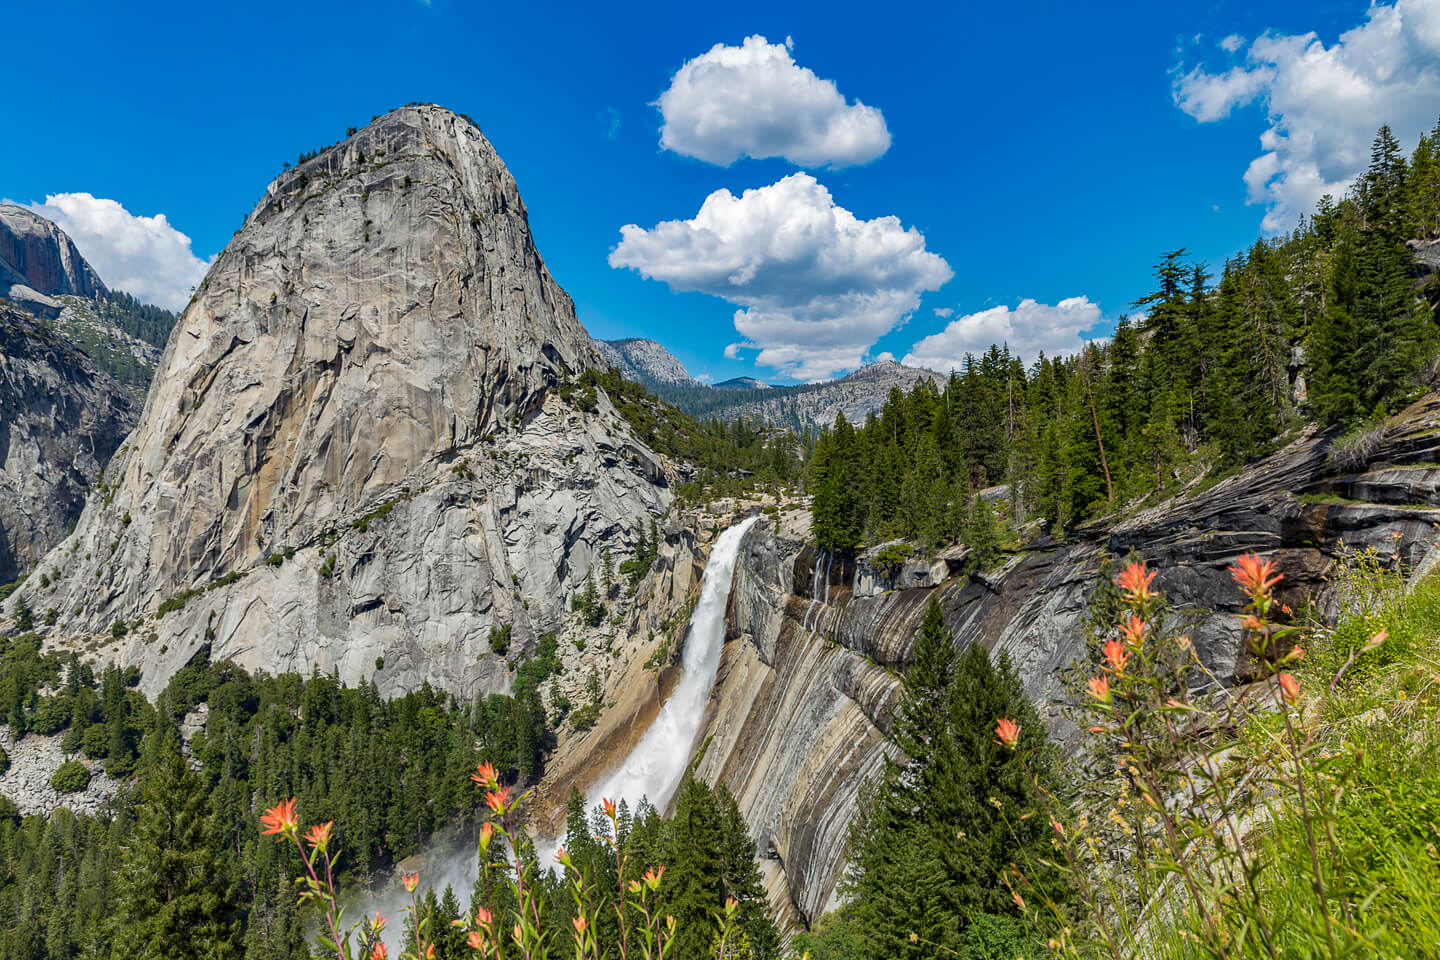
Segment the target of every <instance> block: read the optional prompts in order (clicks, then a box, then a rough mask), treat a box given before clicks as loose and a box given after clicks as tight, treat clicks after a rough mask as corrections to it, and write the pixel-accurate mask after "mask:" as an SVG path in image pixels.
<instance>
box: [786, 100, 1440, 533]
mask: <svg viewBox="0 0 1440 960" xmlns="http://www.w3.org/2000/svg"><path fill="white" fill-rule="evenodd" d="M1437 232H1440V123H1437V126H1436V129H1435V130H1434V131H1432V132H1430V133H1428V134H1426V135H1424V136H1422V137H1421V138H1420V143H1419V146H1417V147H1416V149H1415V151H1414V153H1413V154H1412V155H1411V157H1410V158H1409V159H1408V160H1407V159H1406V158H1405V157H1404V155H1403V154H1402V152H1401V151H1400V148H1399V145H1398V143H1397V141H1396V140H1395V137H1394V136H1393V134H1392V133H1391V132H1390V130H1389V128H1388V127H1382V128H1381V129H1380V132H1379V133H1378V134H1377V135H1376V138H1375V141H1374V144H1373V147H1372V152H1371V162H1370V166H1369V168H1368V169H1367V171H1366V172H1365V173H1364V175H1362V176H1361V177H1360V178H1359V179H1358V180H1357V181H1356V184H1355V186H1354V187H1353V188H1352V189H1351V190H1350V192H1349V193H1348V194H1347V195H1346V196H1345V197H1343V198H1341V199H1340V200H1338V201H1336V200H1334V199H1332V198H1330V197H1326V198H1323V199H1322V200H1321V201H1320V203H1319V204H1318V206H1317V208H1316V210H1315V212H1314V214H1313V215H1312V216H1310V217H1307V218H1304V219H1303V220H1302V221H1301V222H1300V223H1299V224H1298V225H1297V226H1296V228H1295V229H1294V230H1293V231H1291V232H1290V233H1288V234H1285V235H1283V236H1280V237H1276V238H1273V239H1262V240H1257V241H1256V242H1255V243H1254V244H1253V245H1252V246H1251V247H1249V249H1247V250H1245V251H1244V252H1242V253H1239V254H1237V255H1236V256H1234V257H1232V258H1231V259H1229V260H1228V261H1226V262H1225V263H1224V264H1223V266H1222V267H1221V269H1220V272H1219V274H1218V275H1212V274H1211V273H1210V272H1209V271H1208V270H1207V268H1206V267H1205V266H1204V265H1202V264H1199V263H1197V262H1195V261H1194V260H1193V259H1192V258H1191V257H1190V256H1189V254H1188V253H1187V252H1186V251H1185V250H1184V249H1177V250H1173V251H1169V252H1167V253H1165V254H1163V255H1162V256H1161V257H1160V260H1159V262H1158V263H1157V264H1156V266H1155V268H1154V277H1155V288H1154V290H1153V291H1152V292H1150V293H1148V294H1147V295H1145V296H1143V297H1141V298H1140V299H1138V300H1137V301H1136V302H1135V304H1134V307H1135V310H1136V312H1135V313H1134V314H1133V315H1131V316H1128V317H1123V318H1121V320H1120V321H1119V322H1118V323H1117V325H1116V329H1115V333H1114V335H1113V337H1112V338H1111V339H1110V340H1109V341H1108V342H1106V343H1103V344H1101V343H1094V342H1092V343H1089V344H1087V345H1086V346H1085V347H1084V348H1083V349H1081V350H1080V351H1079V352H1078V353H1076V354H1075V355H1074V356H1070V357H1056V358H1052V357H1046V356H1044V355H1041V356H1040V357H1039V358H1037V359H1036V361H1035V362H1034V363H1033V364H1031V366H1030V367H1028V368H1027V367H1025V365H1024V364H1023V363H1022V362H1021V360H1020V359H1019V358H1018V357H1016V356H1015V355H1014V354H1012V353H1011V352H1010V350H1009V348H1008V347H1006V346H992V347H991V348H990V349H989V350H988V351H987V352H985V353H984V354H983V355H981V356H978V357H977V356H968V357H967V358H966V360H965V363H964V365H963V368H962V369H959V370H956V371H954V372H952V373H951V375H950V377H949V379H948V381H946V382H945V383H942V384H938V385H937V384H933V383H931V382H929V381H922V382H921V383H920V384H918V385H917V386H916V387H915V388H914V389H913V390H912V391H911V392H910V393H909V394H908V395H907V394H902V393H901V392H900V391H898V390H894V391H892V392H891V394H890V396H889V397H888V398H887V400H886V402H885V404H884V406H883V407H882V409H881V410H880V411H878V412H877V413H874V414H872V415H871V416H870V417H869V418H867V420H866V422H865V423H864V424H862V425H858V426H857V425H853V424H850V423H848V422H846V420H845V419H844V417H843V416H840V417H837V419H836V422H835V424H834V426H833V427H831V428H830V429H828V430H826V431H824V432H823V433H822V434H821V436H820V437H819V438H818V440H817V442H816V445H815V449H814V452H813V455H812V456H811V458H810V461H809V463H808V465H807V474H806V481H807V487H808V489H809V491H810V492H811V493H812V494H813V496H814V500H813V511H814V521H815V525H814V532H815V537H816V539H817V541H818V542H819V544H820V546H821V547H822V548H824V549H832V550H833V549H839V550H849V549H855V548H856V547H858V546H860V545H862V544H865V543H876V542H881V541H884V540H886V539H889V538H892V537H904V538H908V539H911V540H915V541H918V542H921V543H924V544H928V545H935V544H940V543H947V542H950V541H953V540H956V539H963V534H964V531H965V529H966V527H967V525H968V524H970V523H972V522H973V521H972V519H971V518H972V514H973V507H972V500H973V498H974V494H975V493H976V492H977V491H979V490H981V489H984V488H986V487H989V486H993V485H998V484H1009V485H1010V490H1009V500H1010V503H1011V517H1010V518H1011V519H1013V520H1016V521H1023V520H1027V519H1030V518H1039V519H1041V520H1043V521H1044V522H1045V523H1047V524H1050V525H1055V526H1058V527H1062V528H1063V527H1068V526H1070V525H1072V524H1074V523H1077V522H1080V521H1083V520H1085V519H1086V518H1089V517H1094V516H1096V515H1098V514H1101V513H1105V512H1110V511H1114V510H1118V509H1124V508H1126V507H1129V506H1133V505H1137V504H1142V503H1145V502H1147V501H1153V500H1154V499H1156V498H1158V497H1160V496H1163V495H1166V494H1168V493H1171V492H1173V491H1175V490H1176V489H1178V487H1179V486H1180V485H1181V484H1183V483H1184V482H1185V481H1187V480H1191V479H1194V478H1195V477H1196V476H1198V475H1199V474H1200V473H1201V472H1202V471H1205V470H1209V471H1212V472H1213V473H1215V474H1219V473H1223V472H1225V471H1227V470H1231V469H1234V468H1236V467H1238V466H1239V465H1242V464H1244V463H1245V462H1246V461H1248V460H1249V459H1251V458H1254V457H1256V456H1259V455H1262V454H1264V453H1266V452H1268V451H1269V450H1271V449H1273V448H1274V447H1275V446H1277V445H1278V444H1279V443H1280V442H1282V441H1283V439H1284V438H1285V436H1286V434H1287V432H1288V431H1290V430H1292V429H1294V428H1296V427H1297V426H1299V425H1300V424H1302V423H1304V422H1307V421H1308V422H1318V423H1320V424H1322V425H1326V426H1330V425H1337V424H1347V425H1354V424H1360V423H1363V422H1365V421H1366V420H1367V419H1368V418H1373V417H1379V416H1383V415H1385V414H1388V413H1390V412H1393V411H1394V410H1395V409H1396V408H1397V407H1398V406H1399V405H1401V404H1403V403H1404V402H1405V401H1406V400H1407V399H1409V398H1410V397H1412V396H1414V395H1415V394H1416V393H1418V392H1419V391H1421V390H1423V389H1425V388H1426V387H1427V386H1428V385H1429V384H1430V382H1431V378H1432V376H1433V373H1434V370H1433V363H1434V360H1435V357H1436V352H1437V337H1436V331H1435V324H1434V322H1433V318H1432V311H1431V305H1432V301H1433V300H1435V299H1437V294H1440V290H1437V285H1436V283H1435V281H1434V278H1433V277H1432V278H1430V279H1428V280H1422V279H1420V277H1419V274H1418V271H1417V270H1416V268H1415V266H1414V262H1413V255H1412V253H1411V251H1410V249H1409V248H1408V247H1407V245H1406V241H1407V240H1411V239H1415V238H1423V237H1430V236H1433V235H1436V234H1437Z"/></svg>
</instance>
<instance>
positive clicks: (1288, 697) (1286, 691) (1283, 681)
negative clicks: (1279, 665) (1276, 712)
mask: <svg viewBox="0 0 1440 960" xmlns="http://www.w3.org/2000/svg"><path fill="white" fill-rule="evenodd" d="M1280 695H1281V696H1282V697H1284V698H1285V702H1286V703H1295V702H1297V701H1298V700H1299V699H1300V681H1299V680H1296V679H1295V677H1294V676H1292V675H1291V674H1288V673H1282V674H1280Z"/></svg>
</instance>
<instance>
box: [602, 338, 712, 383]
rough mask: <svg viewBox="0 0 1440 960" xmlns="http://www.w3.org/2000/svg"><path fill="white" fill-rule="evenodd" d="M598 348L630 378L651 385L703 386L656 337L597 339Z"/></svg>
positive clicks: (612, 364) (625, 376)
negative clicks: (653, 338) (649, 338)
mask: <svg viewBox="0 0 1440 960" xmlns="http://www.w3.org/2000/svg"><path fill="white" fill-rule="evenodd" d="M595 348H596V349H597V350H599V351H600V353H601V355H602V356H604V357H605V359H606V360H607V361H608V362H609V363H610V365H611V366H612V367H615V368H616V369H617V370H619V371H620V374H621V376H623V377H624V378H625V379H626V380H634V381H635V382H636V383H643V384H644V385H645V386H647V387H696V386H699V383H698V382H697V381H696V380H695V379H694V378H692V377H691V376H690V374H689V373H688V372H687V371H686V370H685V365H684V364H683V363H681V362H680V361H679V360H677V359H675V355H674V354H673V353H671V352H670V351H669V350H666V349H665V348H664V347H662V346H661V345H660V344H658V343H656V342H655V341H654V340H647V339H643V338H634V339H629V340H596V341H595Z"/></svg>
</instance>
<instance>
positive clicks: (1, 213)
mask: <svg viewBox="0 0 1440 960" xmlns="http://www.w3.org/2000/svg"><path fill="white" fill-rule="evenodd" d="M108 292H109V291H108V290H107V289H106V287H105V284H104V283H103V282H102V281H101V280H100V276H99V274H97V273H96V272H95V270H94V268H92V267H91V266H90V264H89V263H88V262H86V260H85V258H84V257H82V256H81V255H80V250H79V248H78V247H76V246H75V241H73V240H71V239H70V238H69V237H68V236H66V235H65V231H63V230H61V229H60V228H59V227H57V226H56V225H55V224H53V223H51V222H50V221H49V220H46V219H45V218H44V217H42V216H39V215H38V214H35V213H32V212H30V211H29V210H26V209H25V208H24V207H17V206H16V205H15V204H13V203H0V297H7V298H9V299H10V300H13V301H15V302H16V303H19V304H20V305H22V306H24V307H26V308H27V309H30V310H33V311H34V312H36V313H42V314H45V315H48V316H54V315H56V314H58V313H59V312H60V310H61V307H62V304H61V303H60V302H59V301H57V300H55V299H54V297H55V296H57V295H60V294H73V295H74V296H77V297H97V296H100V295H102V294H105V293H108Z"/></svg>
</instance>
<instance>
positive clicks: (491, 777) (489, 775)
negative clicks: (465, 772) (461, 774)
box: [470, 763, 499, 790]
mask: <svg viewBox="0 0 1440 960" xmlns="http://www.w3.org/2000/svg"><path fill="white" fill-rule="evenodd" d="M470 779H471V780H474V781H475V782H476V783H479V784H482V785H484V786H487V787H489V788H490V789H492V790H493V789H495V788H496V787H497V786H499V778H498V777H497V776H496V774H495V767H494V766H493V765H492V764H489V763H482V764H480V766H478V767H476V768H475V772H474V773H472V774H470Z"/></svg>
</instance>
